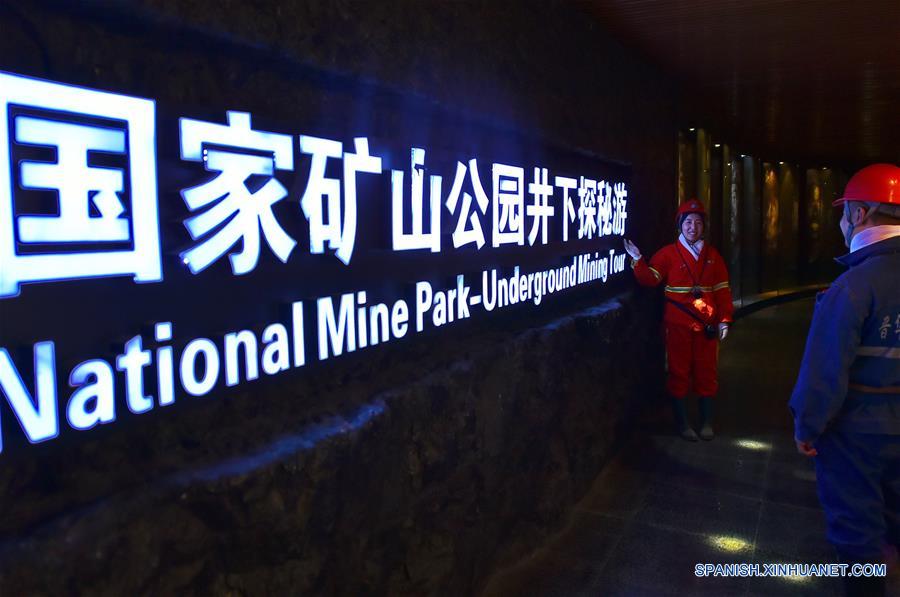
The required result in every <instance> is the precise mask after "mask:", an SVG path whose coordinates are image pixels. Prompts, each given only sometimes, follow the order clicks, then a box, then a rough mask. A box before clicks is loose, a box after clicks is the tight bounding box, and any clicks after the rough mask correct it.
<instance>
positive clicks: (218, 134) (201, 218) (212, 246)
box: [180, 112, 297, 275]
mask: <svg viewBox="0 0 900 597" xmlns="http://www.w3.org/2000/svg"><path fill="white" fill-rule="evenodd" d="M227 114H228V124H227V125H222V124H215V123H211V122H202V121H199V120H190V119H188V118H182V119H181V120H180V126H181V157H182V158H183V159H185V160H189V161H194V162H199V161H202V162H203V163H204V167H205V168H206V170H207V171H209V172H218V173H219V174H218V175H217V176H216V177H215V178H213V179H212V180H210V181H209V182H205V183H203V184H201V185H198V186H195V187H191V188H189V189H185V190H183V191H182V192H181V196H182V198H183V199H184V202H185V203H186V204H187V206H188V208H189V209H190V210H191V211H192V212H193V211H198V210H201V209H204V208H208V209H206V211H204V212H203V213H200V214H198V215H195V216H192V217H190V218H188V219H187V220H185V222H184V225H185V227H186V228H187V229H188V232H190V233H191V238H193V239H194V240H200V244H199V245H197V246H196V247H193V248H192V249H189V250H187V251H184V252H183V253H181V258H182V260H183V261H184V262H185V263H186V264H187V266H188V267H189V268H190V270H191V272H192V273H195V274H196V273H198V272H201V271H203V270H204V269H206V268H207V267H209V266H210V265H211V264H212V263H213V262H214V261H215V260H216V259H219V258H220V257H221V256H222V255H224V254H225V253H226V252H228V251H229V250H230V249H232V247H234V246H235V245H236V244H238V243H239V242H240V243H241V250H240V252H238V253H231V254H230V255H229V259H230V261H231V271H232V272H233V273H234V274H235V275H242V274H246V273H249V272H251V271H253V269H254V268H255V267H256V264H257V262H258V261H259V249H260V247H259V245H260V243H259V231H260V228H262V233H263V237H264V238H265V240H266V242H267V243H268V245H269V247H270V248H271V249H272V252H273V253H275V256H276V257H278V259H280V260H281V261H282V262H283V263H284V262H287V260H288V257H289V256H290V254H291V251H293V249H294V246H295V245H296V244H297V243H296V242H295V241H294V240H293V239H292V238H291V237H290V236H288V235H287V233H285V231H284V230H283V229H282V227H281V225H280V224H279V223H278V221H277V220H276V219H275V215H274V214H273V213H272V206H273V205H274V204H275V203H277V202H278V201H280V200H281V199H283V198H284V197H285V196H287V190H286V189H285V188H284V186H283V185H282V184H281V183H280V182H278V180H277V179H276V178H275V177H274V176H275V169H276V168H277V169H279V170H293V169H294V153H293V147H292V145H291V143H292V140H291V136H290V135H279V134H275V133H264V132H260V131H254V130H252V129H251V128H250V114H249V113H247V112H228V113H227ZM210 144H214V145H215V146H216V148H215V149H213V148H207V147H206V146H207V145H210ZM222 146H227V147H233V148H235V151H231V150H227V149H223V148H222ZM239 150H254V151H257V152H265V153H266V154H267V155H265V156H261V155H250V154H248V153H241V152H240V151H239ZM251 176H262V177H266V178H267V179H268V180H266V182H265V184H263V185H262V186H261V187H260V188H259V189H257V190H255V191H253V192H251V191H250V190H249V189H248V188H247V185H246V181H247V180H248V179H249V178H250V177H251ZM201 238H202V240H201Z"/></svg>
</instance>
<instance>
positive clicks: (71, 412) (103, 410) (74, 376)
mask: <svg viewBox="0 0 900 597" xmlns="http://www.w3.org/2000/svg"><path fill="white" fill-rule="evenodd" d="M91 378H93V379H92V380H91ZM89 380H90V381H89ZM69 385H70V386H72V387H73V388H78V389H77V390H75V391H74V392H73V393H72V396H71V397H70V398H69V406H68V407H67V408H66V416H67V418H68V419H69V424H70V425H71V426H72V428H73V429H80V430H84V429H90V428H92V427H94V426H96V425H98V424H100V423H112V422H113V421H115V420H116V402H115V391H114V388H115V385H114V382H113V370H112V367H111V366H110V364H109V363H107V362H106V361H104V360H102V359H95V360H92V361H85V362H83V363H81V364H80V365H78V366H77V367H75V368H74V369H72V373H71V374H70V375H69Z"/></svg>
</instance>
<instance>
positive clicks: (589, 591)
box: [484, 299, 900, 597]
mask: <svg viewBox="0 0 900 597" xmlns="http://www.w3.org/2000/svg"><path fill="white" fill-rule="evenodd" d="M812 306H813V300H812V299H804V300H800V301H796V302H793V303H787V304H782V305H779V306H775V307H771V308H767V309H764V310H762V311H759V312H757V313H755V314H753V315H751V316H749V317H747V318H745V319H743V320H741V321H740V322H738V324H737V325H736V326H734V329H733V331H732V335H731V336H730V337H729V338H728V340H727V341H726V342H725V343H723V345H722V349H721V353H720V381H721V387H720V394H719V400H718V402H717V406H718V409H717V410H718V412H717V428H716V431H717V437H716V439H715V440H713V441H712V442H698V443H689V442H685V441H683V440H681V439H680V438H677V437H675V436H674V435H673V434H672V430H671V429H670V426H671V424H670V420H669V419H668V418H667V417H666V418H663V417H662V416H661V415H662V414H668V411H667V410H666V411H663V410H662V409H660V411H659V412H660V415H659V416H657V415H654V418H651V419H649V420H647V421H645V424H644V426H643V429H644V431H639V432H637V433H636V434H635V437H634V438H633V440H632V442H631V443H630V445H629V446H627V447H626V448H625V449H624V450H622V452H620V454H619V455H618V456H617V457H616V458H615V459H614V460H613V461H612V462H610V463H609V464H608V465H607V466H606V468H605V469H604V471H603V473H602V474H601V475H600V476H599V477H598V478H597V480H596V482H595V484H594V486H593V488H592V490H591V491H590V492H589V494H588V495H587V496H586V497H585V499H584V500H582V502H581V503H580V504H578V506H577V507H576V509H575V510H574V512H573V514H572V519H571V523H570V524H569V526H568V527H567V528H566V530H564V531H563V532H562V533H561V534H560V535H559V536H557V537H555V538H554V539H553V540H551V541H550V542H549V543H548V544H547V545H545V546H543V547H541V548H540V549H539V550H537V551H536V552H535V553H534V554H533V555H532V556H531V557H530V558H529V559H527V560H526V561H524V562H521V563H520V564H519V565H517V566H516V567H515V568H513V569H509V570H507V571H504V572H503V573H502V574H500V575H498V576H497V577H495V578H494V579H493V580H492V582H491V583H490V585H489V586H488V587H487V589H486V590H485V592H484V595H485V597H495V596H508V595H516V596H519V595H533V596H540V597H550V596H566V597H568V596H574V595H604V596H605V595H629V596H631V595H679V596H686V595H717V596H724V595H754V596H755V595H760V596H763V595H765V596H771V595H791V596H797V595H817V596H822V595H841V594H843V589H842V582H841V580H840V579H833V578H797V577H794V578H711V577H707V578H698V577H697V576H695V575H694V566H695V564H697V563H729V562H746V563H760V564H761V563H792V562H797V563H830V562H834V561H836V560H835V558H834V554H833V551H832V549H831V547H830V545H829V544H828V543H827V542H826V540H825V523H824V516H823V514H822V512H821V510H820V508H819V504H818V499H817V497H816V491H815V472H814V469H813V466H812V462H811V461H809V460H807V459H806V458H804V457H803V456H800V455H799V454H798V453H797V452H796V449H795V448H794V444H793V438H792V435H793V433H792V431H793V429H792V424H791V418H790V414H789V412H788V409H787V400H788V398H789V396H790V392H791V388H792V386H793V383H794V380H795V378H796V373H797V369H798V365H799V362H800V358H801V356H802V352H803V346H804V344H805V340H806V330H807V328H808V326H809V320H810V317H811V315H812ZM695 406H696V401H695V400H693V399H692V400H691V402H690V407H691V412H692V413H693V414H694V415H696V407H695ZM892 576H893V575H892ZM889 584H890V585H891V586H890V593H889V594H896V595H900V588H898V582H897V579H895V578H890V579H889Z"/></svg>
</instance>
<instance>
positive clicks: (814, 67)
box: [586, 0, 900, 165]
mask: <svg viewBox="0 0 900 597" xmlns="http://www.w3.org/2000/svg"><path fill="white" fill-rule="evenodd" d="M586 7H587V9H588V10H589V11H590V12H591V13H592V14H593V15H595V16H596V17H597V19H598V20H600V21H601V22H602V24H603V26H604V27H605V28H606V29H607V30H609V31H610V32H611V33H612V34H613V35H615V36H616V37H618V38H619V39H620V40H621V41H622V43H623V44H624V45H626V46H629V47H632V48H636V49H637V50H638V51H640V52H642V53H643V54H645V55H646V56H647V57H648V58H649V59H650V60H651V61H652V62H654V63H656V64H658V65H659V66H661V67H662V68H663V69H664V70H665V71H666V72H668V73H670V74H671V75H673V76H674V77H675V78H676V79H677V80H678V81H679V83H680V87H681V98H680V99H681V103H682V110H681V114H682V124H683V125H684V126H686V127H688V126H703V127H705V128H707V129H709V130H711V131H712V133H713V135H714V136H715V137H716V140H721V141H723V142H730V143H731V144H732V145H733V147H734V149H735V150H736V151H739V152H745V153H753V154H754V155H758V156H760V157H763V158H766V159H778V160H792V161H800V162H804V163H809V164H813V163H815V164H822V165H837V164H847V165H855V164H859V163H863V162H871V161H890V162H894V163H897V162H900V1H898V0H892V1H882V0H856V1H834V0H694V1H689V0H618V1H617V0H612V1H605V0H592V1H591V2H588V3H587V4H586Z"/></svg>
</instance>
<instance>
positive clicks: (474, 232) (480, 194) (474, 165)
mask: <svg viewBox="0 0 900 597" xmlns="http://www.w3.org/2000/svg"><path fill="white" fill-rule="evenodd" d="M469 175H470V176H471V178H472V190H473V191H474V192H475V201H476V203H477V204H478V210H479V211H480V212H481V213H486V212H487V207H488V198H487V195H486V194H485V192H484V187H483V186H481V179H480V178H479V176H478V162H477V161H476V160H475V158H472V159H471V160H469ZM465 178H466V167H465V166H464V165H463V164H461V163H460V162H457V163H456V177H455V178H454V179H453V187H452V188H451V189H450V194H449V195H448V196H447V202H446V205H447V209H448V210H450V213H453V212H455V211H456V204H457V202H458V201H459V193H460V191H461V190H462V185H463V182H464V181H465ZM466 216H468V218H466ZM466 222H468V223H469V226H468V228H467V227H466ZM469 243H475V246H476V247H477V248H478V249H481V247H483V246H484V231H482V229H481V220H480V219H479V218H478V215H477V214H476V213H475V210H474V209H472V196H471V195H469V193H465V192H464V193H463V196H462V207H461V208H460V210H459V214H458V215H457V217H456V228H455V229H454V230H453V248H454V249H458V248H459V247H462V246H463V245H467V244H469Z"/></svg>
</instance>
